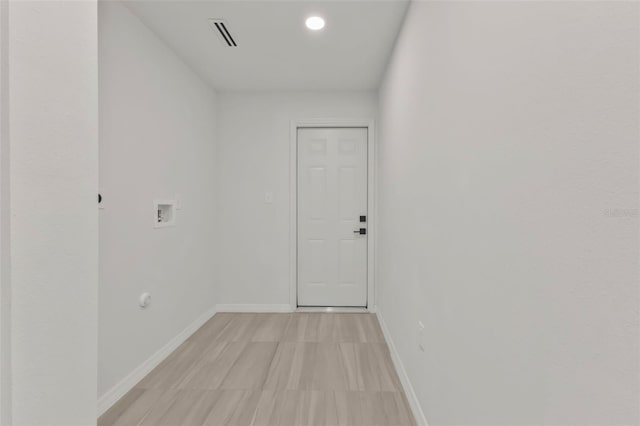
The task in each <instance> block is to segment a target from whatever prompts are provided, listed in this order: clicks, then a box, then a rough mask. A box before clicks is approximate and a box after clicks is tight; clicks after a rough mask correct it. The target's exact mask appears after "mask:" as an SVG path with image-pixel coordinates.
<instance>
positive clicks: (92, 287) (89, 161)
mask: <svg viewBox="0 0 640 426" xmlns="http://www.w3.org/2000/svg"><path fill="white" fill-rule="evenodd" d="M1 7H8V9H4V10H3V13H4V12H8V16H7V15H3V16H4V17H6V18H8V19H6V20H3V22H2V25H5V24H8V31H7V28H6V27H4V28H3V29H2V31H3V36H7V35H8V43H9V44H8V46H6V45H5V47H6V48H7V50H8V59H9V61H8V63H9V66H8V67H4V66H3V71H7V70H8V73H9V75H8V76H6V75H3V78H7V77H8V83H9V86H8V87H9V88H10V90H9V92H8V98H5V97H4V95H5V94H6V93H7V92H5V91H4V90H3V98H2V101H1V102H2V103H3V104H4V105H3V107H2V113H3V114H6V113H7V109H6V108H7V106H8V124H9V127H8V129H7V128H3V135H2V137H3V144H4V143H6V140H5V139H4V138H5V137H6V136H7V133H6V131H7V130H8V136H9V145H10V146H9V147H8V149H6V148H7V147H6V146H3V147H2V148H3V149H2V151H3V152H2V155H3V158H2V168H3V182H2V198H3V200H2V204H3V206H2V208H3V212H2V215H3V219H6V216H5V215H6V214H7V213H8V210H4V209H6V208H7V204H6V202H7V201H8V200H7V197H10V200H9V201H8V202H10V204H11V210H10V214H11V217H10V223H6V222H5V223H3V224H2V227H3V229H2V246H3V247H2V250H3V252H4V254H7V252H6V251H5V250H8V246H9V244H7V240H8V239H10V248H11V255H10V258H9V262H10V265H7V264H6V263H3V265H2V269H3V270H2V273H3V276H2V280H3V285H5V284H7V282H6V281H5V280H10V284H11V288H10V291H6V290H7V289H6V288H5V289H3V290H5V291H6V292H4V291H3V292H4V294H3V296H8V297H10V298H11V321H10V327H11V341H10V350H11V354H10V358H11V359H10V364H11V367H9V366H7V365H6V364H4V365H2V369H3V370H5V369H6V368H11V386H10V391H11V396H10V399H11V405H12V406H11V414H12V419H11V423H10V424H12V425H32V426H37V425H89V424H92V423H94V422H95V418H96V404H95V401H96V371H97V365H96V364H97V361H96V359H97V336H96V334H97V328H98V325H97V320H98V318H97V316H98V315H97V308H98V306H97V305H98V301H97V296H98V295H97V292H98V290H97V285H98V212H97V207H96V191H97V186H98V91H97V89H98V51H97V48H98V40H97V35H98V34H97V21H96V10H97V2H96V1H91V0H87V1H81V2H57V1H54V2H49V1H12V2H10V4H8V5H7V4H6V3H5V4H2V5H1ZM5 53H6V51H5ZM3 59H6V58H3ZM5 65H6V64H5ZM4 83H6V80H5V81H4V82H3V86H4ZM5 102H8V105H7V104H6V103H5ZM6 118H7V116H6V115H5V116H4V117H3V119H6ZM3 124H7V123H6V122H4V123H3ZM7 154H10V157H9V158H8V159H7V157H6V155H7ZM7 165H8V166H9V168H10V169H9V173H8V176H7V174H5V172H6V170H5V169H4V168H5V167H6V166H7ZM7 178H8V180H6V179H7ZM7 231H9V234H8V235H7V234H6V233H5V232H7ZM9 267H10V271H8V270H7V269H8V268H9ZM8 275H10V276H8ZM3 310H4V307H3ZM4 320H5V318H2V321H3V322H4ZM3 331H4V330H3ZM3 334H4V333H3ZM6 343H8V342H6V341H5V342H3V344H6ZM5 373H6V371H3V376H4V374H5ZM4 390H7V388H5V389H4ZM3 397H6V396H3ZM5 408H6V407H5ZM7 414H8V413H6V412H5V413H3V416H6V415H7ZM7 420H8V419H7V418H6V417H4V418H3V419H2V421H3V424H4V422H5V421H7Z"/></svg>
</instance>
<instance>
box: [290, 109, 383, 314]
mask: <svg viewBox="0 0 640 426" xmlns="http://www.w3.org/2000/svg"><path fill="white" fill-rule="evenodd" d="M300 127H366V128H367V215H368V217H367V225H368V226H367V229H369V234H368V238H367V306H366V308H367V310H368V311H369V312H375V310H376V300H375V271H376V268H375V260H376V259H375V242H376V234H377V232H376V231H377V227H376V211H375V190H376V188H375V185H376V152H377V143H376V138H375V120H373V119H342V118H327V119H308V120H292V121H291V127H290V134H289V304H290V309H291V311H295V310H296V309H297V308H298V258H297V245H298V238H297V235H298V220H297V215H298V211H297V209H298V128H300Z"/></svg>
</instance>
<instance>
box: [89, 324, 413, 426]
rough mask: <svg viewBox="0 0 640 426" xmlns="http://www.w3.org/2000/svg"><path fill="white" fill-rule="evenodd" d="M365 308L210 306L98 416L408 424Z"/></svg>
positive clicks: (196, 422)
mask: <svg viewBox="0 0 640 426" xmlns="http://www.w3.org/2000/svg"><path fill="white" fill-rule="evenodd" d="M414 424H415V421H414V418H413V416H412V414H411V411H410V409H409V405H408V403H407V399H406V397H405V395H404V393H403V391H402V387H401V385H400V381H399V379H398V375H397V374H396V371H395V369H394V367H393V364H392V361H391V358H390V355H389V349H388V348H387V345H386V343H385V341H384V337H383V335H382V331H381V329H380V325H379V324H378V320H377V318H376V316H375V315H373V314H329V313H294V314H230V313H219V314H216V315H215V316H214V317H213V318H212V319H211V320H210V321H208V322H207V323H206V324H205V325H204V326H202V327H201V328H200V329H199V330H198V331H197V332H196V333H194V334H193V335H192V336H191V337H190V338H189V339H188V340H187V341H186V342H185V343H184V344H182V345H181V346H180V347H179V348H178V349H176V351H175V352H173V353H172V354H171V355H170V356H169V357H168V358H167V359H166V360H164V361H163V362H162V363H161V364H160V365H159V366H158V367H157V368H156V369H154V370H153V371H152V372H151V373H149V375H148V376H147V377H145V378H144V379H143V380H142V381H140V383H138V384H137V385H136V386H135V387H134V388H133V389H132V390H131V391H130V392H129V393H127V394H126V395H125V396H124V397H123V398H122V399H121V400H120V401H118V402H117V403H116V404H115V405H114V406H113V407H112V408H111V409H110V410H109V411H107V412H106V413H105V414H104V415H102V416H101V417H100V419H99V420H98V425H99V426H111V425H176V426H177V425H185V426H186V425H189V426H200V425H238V426H240V425H247V426H249V425H264V426H267V425H283V426H284V425H286V426H294V425H295V426H298V425H300V426H302V425H318V426H322V425H349V426H351V425H354V426H357V425H361V426H373V425H389V426H404V425H414Z"/></svg>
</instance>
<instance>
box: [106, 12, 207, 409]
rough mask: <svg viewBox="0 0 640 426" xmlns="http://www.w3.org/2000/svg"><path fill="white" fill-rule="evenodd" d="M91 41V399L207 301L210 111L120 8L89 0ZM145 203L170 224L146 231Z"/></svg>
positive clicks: (164, 51) (193, 84)
mask: <svg viewBox="0 0 640 426" xmlns="http://www.w3.org/2000/svg"><path fill="white" fill-rule="evenodd" d="M99 35H100V45H99V49H100V188H101V192H102V194H103V196H104V209H102V210H100V292H99V302H100V306H99V307H100V309H99V314H100V327H99V355H100V357H99V374H98V390H99V395H101V396H102V395H104V394H105V392H107V391H108V390H109V389H111V388H112V387H113V386H114V385H116V384H117V383H118V382H119V381H120V380H122V379H123V378H125V377H126V376H127V374H129V373H131V372H132V371H133V370H134V369H136V368H138V367H140V366H141V364H142V363H143V362H144V361H146V360H147V359H148V358H149V357H151V356H152V355H154V354H155V353H156V351H158V350H159V349H161V348H162V347H164V346H165V345H166V344H167V343H169V342H170V341H171V340H172V339H173V338H174V337H176V336H177V335H178V334H179V333H180V332H181V331H183V330H184V329H185V328H186V327H187V326H189V325H190V324H192V323H193V322H194V321H195V320H196V319H198V318H201V317H202V316H203V314H206V313H207V312H209V311H210V309H212V308H213V306H214V304H215V299H214V291H215V287H214V279H213V277H214V273H215V271H214V266H213V259H214V255H215V250H214V245H215V235H214V222H215V215H214V209H215V204H214V199H215V190H216V189H215V179H216V172H215V169H216V154H215V149H216V147H215V143H216V135H215V132H216V125H215V121H216V118H215V117H216V110H215V94H214V92H213V91H212V90H211V88H210V87H209V86H208V85H207V84H205V83H204V82H203V81H201V80H200V78H198V77H197V76H196V74H195V73H194V72H193V71H192V70H191V69H190V68H188V67H187V66H186V65H185V64H184V63H183V62H182V61H181V60H180V59H179V58H178V57H177V56H176V55H175V54H174V52H173V51H171V50H170V49H169V48H168V47H167V46H166V45H165V44H164V43H163V42H162V41H161V40H160V39H158V38H157V37H156V36H155V35H154V34H153V33H152V32H151V31H150V30H149V29H148V28H147V27H146V26H144V24H143V23H142V22H141V21H140V20H138V18H137V17H135V16H134V15H133V14H131V12H130V11H129V10H128V9H127V8H126V7H125V6H123V5H122V4H120V3H118V2H110V1H105V2H100V6H99ZM156 199H176V200H177V201H178V203H179V207H180V209H179V210H177V212H176V213H177V215H176V225H175V226H174V227H168V228H154V226H153V225H154V213H155V212H154V204H153V203H154V200H156ZM145 291H148V292H150V293H151V295H152V299H151V304H150V306H149V307H148V308H147V309H141V308H140V307H139V306H138V296H139V295H140V294H141V293H142V292H145Z"/></svg>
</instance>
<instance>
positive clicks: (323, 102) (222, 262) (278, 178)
mask: <svg viewBox="0 0 640 426" xmlns="http://www.w3.org/2000/svg"><path fill="white" fill-rule="evenodd" d="M375 114H376V97H375V94H373V93H368V92H352V93H349V92H346V93H345V92H341V93H326V92H322V93H320V92H318V93H313V92H279V93H275V92H274V93H272V92H264V93H261V92H246V93H243V92H230V93H221V94H219V96H218V121H219V123H220V124H219V129H218V138H219V141H220V146H219V149H218V168H217V173H218V179H217V182H218V190H217V197H218V198H217V214H218V223H219V226H220V229H219V230H218V235H217V244H218V254H217V262H216V264H217V274H216V282H217V286H218V299H219V302H218V303H220V304H230V305H237V304H239V305H245V304H261V305H264V304H266V305H281V306H282V305H289V288H290V287H289V220H290V219H291V218H290V217H289V210H290V206H289V147H290V141H289V139H290V130H291V129H290V125H291V120H303V119H316V118H343V119H344V118H347V119H351V118H355V119H370V118H374V117H375ZM266 192H271V193H272V194H273V203H272V204H266V203H265V193H266ZM294 220H295V218H294Z"/></svg>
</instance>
